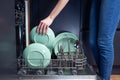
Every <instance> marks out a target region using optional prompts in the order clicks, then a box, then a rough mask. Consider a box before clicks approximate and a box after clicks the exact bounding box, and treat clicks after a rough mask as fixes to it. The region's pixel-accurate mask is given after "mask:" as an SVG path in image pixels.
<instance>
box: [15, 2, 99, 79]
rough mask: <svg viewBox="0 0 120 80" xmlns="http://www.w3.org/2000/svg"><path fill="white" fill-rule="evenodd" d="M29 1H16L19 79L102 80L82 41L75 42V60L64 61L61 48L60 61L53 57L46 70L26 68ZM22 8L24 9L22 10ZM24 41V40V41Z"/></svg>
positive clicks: (60, 48)
mask: <svg viewBox="0 0 120 80" xmlns="http://www.w3.org/2000/svg"><path fill="white" fill-rule="evenodd" d="M29 1H30V0H23V1H22V0H16V5H15V6H16V7H15V8H16V9H15V11H16V12H15V17H16V25H17V26H19V28H18V34H19V38H18V39H19V41H20V45H19V46H18V47H19V49H20V50H19V51H18V54H17V67H18V68H17V78H18V79H20V80H100V78H99V76H98V75H97V74H96V72H95V70H94V69H93V67H92V66H91V65H90V64H88V63H87V57H86V56H85V54H84V49H83V45H82V44H83V43H82V41H81V40H76V41H75V43H74V44H75V45H74V47H75V49H76V52H75V54H74V55H73V58H69V59H64V57H66V56H64V52H63V48H62V47H59V54H58V55H57V56H58V57H59V59H58V58H57V57H56V56H55V55H52V58H51V60H50V63H49V65H48V66H47V67H46V68H42V67H41V68H39V69H35V70H34V69H31V68H29V67H27V66H26V63H25V60H24V59H23V58H22V51H23V50H24V48H25V47H26V46H28V45H29V43H30V41H29V32H30V31H29V26H30V25H29V23H30V21H29V16H30V14H29V6H30V4H29ZM21 7H22V8H21ZM23 39H24V40H23ZM68 50H69V52H68V54H69V55H67V57H70V56H71V54H70V53H71V52H70V42H69V40H68Z"/></svg>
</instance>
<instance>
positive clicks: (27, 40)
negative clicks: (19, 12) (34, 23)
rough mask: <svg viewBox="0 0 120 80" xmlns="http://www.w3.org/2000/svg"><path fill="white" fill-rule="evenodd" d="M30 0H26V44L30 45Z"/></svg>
mask: <svg viewBox="0 0 120 80" xmlns="http://www.w3.org/2000/svg"><path fill="white" fill-rule="evenodd" d="M28 11H29V7H28V0H25V34H26V46H28V45H29V28H28V26H29V23H28Z"/></svg>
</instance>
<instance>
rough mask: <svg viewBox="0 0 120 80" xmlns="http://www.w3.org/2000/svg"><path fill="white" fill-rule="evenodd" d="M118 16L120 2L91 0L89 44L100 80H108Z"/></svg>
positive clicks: (119, 0) (112, 59) (115, 0)
mask: <svg viewBox="0 0 120 80" xmlns="http://www.w3.org/2000/svg"><path fill="white" fill-rule="evenodd" d="M119 15H120V0H92V3H91V11H90V33H89V43H90V46H91V50H92V52H93V54H94V58H95V61H96V64H97V66H98V69H99V75H100V76H101V77H102V80H110V75H111V71H112V66H113V61H114V47H113V40H114V35H115V31H116V28H117V26H118V22H119Z"/></svg>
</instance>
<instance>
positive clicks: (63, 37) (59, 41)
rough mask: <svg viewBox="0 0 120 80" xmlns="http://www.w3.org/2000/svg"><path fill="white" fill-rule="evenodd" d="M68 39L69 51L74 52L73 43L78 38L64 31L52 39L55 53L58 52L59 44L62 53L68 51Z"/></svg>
mask: <svg viewBox="0 0 120 80" xmlns="http://www.w3.org/2000/svg"><path fill="white" fill-rule="evenodd" d="M68 39H70V52H71V53H74V52H75V47H74V43H75V41H76V40H78V38H77V36H76V35H74V34H72V33H70V32H64V33H61V34H59V35H58V36H57V37H56V38H55V41H54V44H53V47H54V53H55V54H56V55H57V54H58V52H59V50H58V49H59V48H60V46H62V48H63V52H64V53H68V52H69V50H68ZM65 55H67V54H65Z"/></svg>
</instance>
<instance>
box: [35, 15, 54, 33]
mask: <svg viewBox="0 0 120 80" xmlns="http://www.w3.org/2000/svg"><path fill="white" fill-rule="evenodd" d="M52 22H53V19H52V18H50V17H49V16H48V17H47V18H45V19H43V20H41V21H40V23H39V25H38V27H37V29H36V32H37V33H40V34H46V33H47V31H48V27H49V26H50V25H51V24H52Z"/></svg>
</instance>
